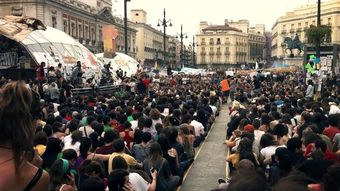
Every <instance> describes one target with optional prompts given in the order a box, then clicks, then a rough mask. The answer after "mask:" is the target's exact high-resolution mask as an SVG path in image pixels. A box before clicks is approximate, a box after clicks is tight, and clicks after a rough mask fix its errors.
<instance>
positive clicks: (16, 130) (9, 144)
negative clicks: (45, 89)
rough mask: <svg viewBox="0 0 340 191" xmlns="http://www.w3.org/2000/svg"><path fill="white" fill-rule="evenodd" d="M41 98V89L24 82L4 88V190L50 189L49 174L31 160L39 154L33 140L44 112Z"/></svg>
mask: <svg viewBox="0 0 340 191" xmlns="http://www.w3.org/2000/svg"><path fill="white" fill-rule="evenodd" d="M39 100H40V97H39V95H38V93H36V92H33V91H32V90H30V89H28V88H27V86H26V85H25V84H24V83H23V82H10V83H7V84H6V85H4V86H3V87H2V88H1V89H0V124H1V126H0V162H1V165H0V170H1V176H0V190H8V189H9V188H10V190H13V191H19V190H31V191H47V190H48V182H49V175H48V174H47V173H46V172H44V171H43V170H42V169H40V168H38V167H36V166H34V165H33V164H32V163H30V162H29V161H30V157H33V156H34V155H37V154H36V153H34V150H33V144H32V143H33V137H34V132H35V123H36V121H37V120H38V119H39V116H40V112H41V108H40V103H39ZM30 153H31V156H29V154H30ZM33 153H34V155H33Z"/></svg>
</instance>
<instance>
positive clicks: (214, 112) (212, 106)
mask: <svg viewBox="0 0 340 191" xmlns="http://www.w3.org/2000/svg"><path fill="white" fill-rule="evenodd" d="M209 107H210V108H211V110H212V111H213V114H214V116H215V115H216V112H217V107H216V106H214V105H209Z"/></svg>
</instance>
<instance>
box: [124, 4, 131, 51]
mask: <svg viewBox="0 0 340 191" xmlns="http://www.w3.org/2000/svg"><path fill="white" fill-rule="evenodd" d="M128 1H130V0H124V45H125V54H126V55H128V26H127V2H128Z"/></svg>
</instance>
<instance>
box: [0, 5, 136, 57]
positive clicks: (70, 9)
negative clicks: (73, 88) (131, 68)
mask: <svg viewBox="0 0 340 191" xmlns="http://www.w3.org/2000/svg"><path fill="white" fill-rule="evenodd" d="M111 8H112V2H111V0H86V1H80V0H20V1H17V0H0V16H5V15H17V16H29V17H34V18H37V19H39V20H41V21H42V22H43V23H44V24H45V25H47V26H50V27H54V28H57V29H59V30H62V31H64V32H66V33H67V34H69V35H70V36H72V37H73V38H75V39H77V40H79V42H80V43H82V44H83V45H84V46H86V47H87V48H89V49H90V50H91V51H93V52H94V53H98V52H103V41H102V27H103V26H104V25H114V26H115V27H116V28H117V29H118V31H119V37H118V39H117V43H116V46H117V47H116V49H117V51H121V52H123V51H124V40H123V39H124V25H123V24H122V23H123V21H122V20H121V19H119V18H116V17H113V16H112V13H111ZM136 32H137V31H136V30H135V29H133V28H130V27H129V28H128V46H129V47H128V51H129V55H130V56H132V57H135V54H136V48H135V41H136Z"/></svg>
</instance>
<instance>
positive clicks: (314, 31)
mask: <svg viewBox="0 0 340 191" xmlns="http://www.w3.org/2000/svg"><path fill="white" fill-rule="evenodd" d="M331 34H332V29H331V27H330V26H325V25H321V26H320V27H317V26H314V25H311V26H310V27H309V28H308V29H307V31H306V36H307V39H308V43H311V44H316V43H317V42H318V41H319V42H324V41H330V38H331Z"/></svg>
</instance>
